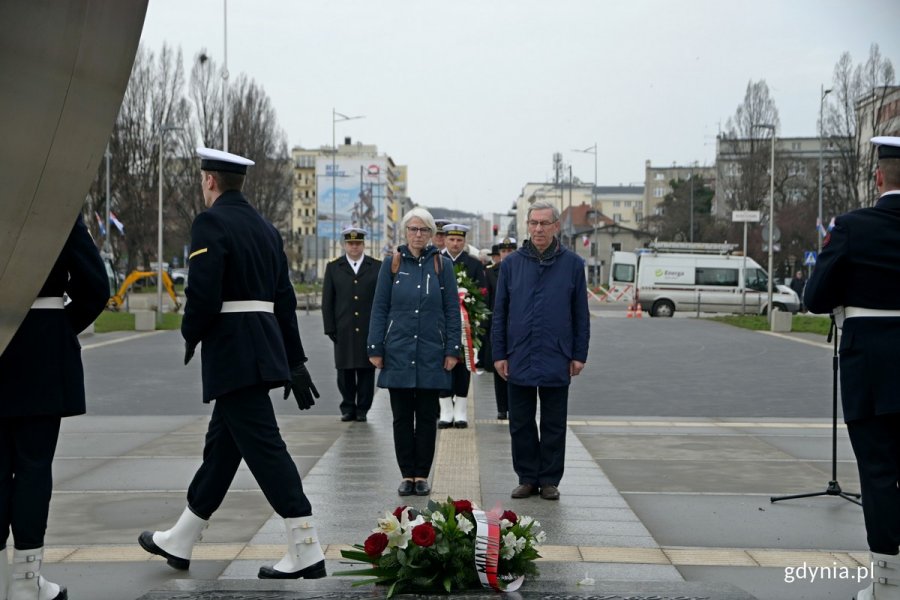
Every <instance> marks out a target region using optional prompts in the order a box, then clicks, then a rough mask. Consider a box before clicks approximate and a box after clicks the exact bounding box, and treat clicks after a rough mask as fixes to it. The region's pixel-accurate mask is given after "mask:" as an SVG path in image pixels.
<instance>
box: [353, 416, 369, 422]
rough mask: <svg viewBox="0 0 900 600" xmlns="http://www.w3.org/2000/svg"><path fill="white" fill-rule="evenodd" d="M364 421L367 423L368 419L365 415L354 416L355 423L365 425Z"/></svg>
mask: <svg viewBox="0 0 900 600" xmlns="http://www.w3.org/2000/svg"><path fill="white" fill-rule="evenodd" d="M366 421H368V419H366V415H356V422H357V423H365V422H366Z"/></svg>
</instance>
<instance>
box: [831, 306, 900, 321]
mask: <svg viewBox="0 0 900 600" xmlns="http://www.w3.org/2000/svg"><path fill="white" fill-rule="evenodd" d="M853 317H900V310H881V309H878V308H860V307H858V306H845V307H844V318H845V319H851V318H853Z"/></svg>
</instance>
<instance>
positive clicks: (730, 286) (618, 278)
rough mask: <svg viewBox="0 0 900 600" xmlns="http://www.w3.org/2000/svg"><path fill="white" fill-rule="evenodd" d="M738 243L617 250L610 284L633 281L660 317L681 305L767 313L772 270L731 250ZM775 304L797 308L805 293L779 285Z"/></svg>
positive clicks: (643, 301) (784, 308)
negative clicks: (768, 273)
mask: <svg viewBox="0 0 900 600" xmlns="http://www.w3.org/2000/svg"><path fill="white" fill-rule="evenodd" d="M733 248H734V246H732V245H730V244H687V243H677V242H673V243H657V244H655V245H654V244H651V248H650V249H642V250H638V251H635V252H613V255H612V261H611V266H610V270H609V284H610V287H613V286H616V287H618V288H619V289H622V288H624V287H627V286H629V285H630V286H633V287H634V289H635V294H636V300H637V303H638V304H640V305H641V310H643V311H646V312H647V313H648V314H650V315H652V316H654V317H671V316H672V315H673V314H674V313H675V311H676V310H682V311H692V312H695V311H698V310H699V311H700V312H728V313H741V314H760V315H764V314H766V313H767V312H768V300H769V297H768V276H767V275H766V272H765V271H764V270H763V268H762V267H760V266H759V264H758V263H757V262H756V261H755V260H753V259H752V258H749V257H744V256H731V255H730V254H728V253H729V252H730V251H731V250H732V249H733ZM772 305H773V306H774V307H775V309H776V310H782V311H789V312H791V313H796V312H797V311H798V310H800V299H799V298H798V297H797V294H795V293H793V291H791V293H790V294H788V293H785V292H783V291H781V290H779V289H778V288H773V290H772Z"/></svg>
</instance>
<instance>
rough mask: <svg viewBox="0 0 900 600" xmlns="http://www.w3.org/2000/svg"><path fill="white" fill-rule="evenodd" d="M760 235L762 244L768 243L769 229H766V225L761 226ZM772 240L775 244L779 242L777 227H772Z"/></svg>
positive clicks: (779, 233)
mask: <svg viewBox="0 0 900 600" xmlns="http://www.w3.org/2000/svg"><path fill="white" fill-rule="evenodd" d="M760 233H761V234H762V239H763V241H764V242H768V241H769V227H768V224H766V225H763V228H762V231H760ZM772 239H774V240H775V241H776V242H778V241H780V240H781V230H780V229H778V225H774V226H773V227H772ZM776 245H777V244H776Z"/></svg>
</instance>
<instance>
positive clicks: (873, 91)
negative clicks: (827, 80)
mask: <svg viewBox="0 0 900 600" xmlns="http://www.w3.org/2000/svg"><path fill="white" fill-rule="evenodd" d="M894 76H895V75H894V67H893V65H892V64H891V61H890V60H889V59H887V58H884V57H882V55H881V51H880V50H879V48H878V44H873V45H872V46H871V48H870V49H869V57H868V59H867V60H866V62H865V64H862V65H856V66H855V67H854V66H853V59H852V58H851V56H850V53H849V52H845V53H843V54H842V55H841V58H840V60H838V62H837V64H836V65H835V66H834V75H833V80H832V93H831V94H830V95H829V96H828V97H826V100H827V104H826V110H825V113H824V115H823V121H824V122H823V123H822V130H823V132H824V134H825V135H826V136H827V137H828V141H829V143H831V144H834V145H835V146H836V147H837V149H838V152H839V154H840V158H839V160H838V164H837V165H836V168H835V169H833V170H832V173H831V176H830V177H828V178H827V179H826V185H825V187H824V196H825V210H826V214H830V215H839V214H841V213H845V212H847V211H850V210H853V209H855V208H859V207H861V206H868V205H870V204H872V203H873V202H874V201H875V199H876V196H877V194H876V192H875V183H874V181H873V180H872V177H871V174H872V172H873V170H874V160H875V159H874V153H873V152H871V151H870V150H869V147H868V144H867V140H865V139H862V138H863V136H866V135H879V134H881V133H883V132H881V131H879V122H878V115H879V113H880V112H881V108H882V107H883V106H884V101H885V97H886V94H887V93H888V91H889V87H890V86H891V85H893V83H894ZM862 107H865V110H863V111H860V109H861V108H862ZM863 119H866V120H865V121H863ZM860 151H862V154H861V155H860ZM827 172H828V171H826V173H827Z"/></svg>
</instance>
